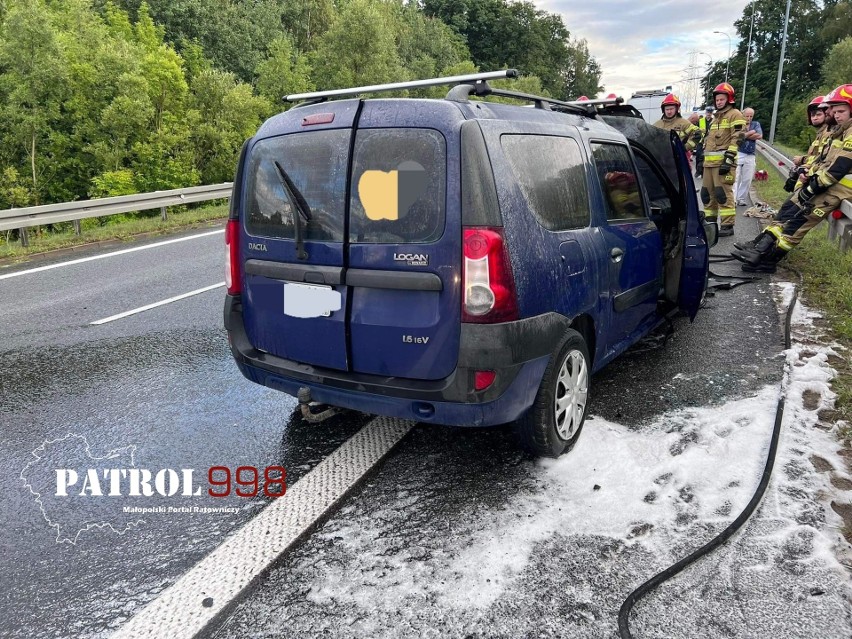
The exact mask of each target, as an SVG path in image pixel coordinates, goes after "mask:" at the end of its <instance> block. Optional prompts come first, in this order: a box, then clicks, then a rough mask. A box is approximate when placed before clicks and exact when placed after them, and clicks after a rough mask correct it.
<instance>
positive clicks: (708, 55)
mask: <svg viewBox="0 0 852 639" xmlns="http://www.w3.org/2000/svg"><path fill="white" fill-rule="evenodd" d="M698 55H706V56H707V59H708V60H710V62H708V63H707V77H708V81H709V78H710V72H711V71H712V70H713V56H711V55H710V54H709V53H705V52H704V51H699V52H698ZM708 88H709V87H708ZM701 102H702V103H704V95H702V96H701Z"/></svg>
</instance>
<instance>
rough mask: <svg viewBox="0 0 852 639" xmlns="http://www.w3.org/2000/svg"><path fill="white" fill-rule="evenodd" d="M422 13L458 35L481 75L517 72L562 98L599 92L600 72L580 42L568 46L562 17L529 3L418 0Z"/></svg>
mask: <svg viewBox="0 0 852 639" xmlns="http://www.w3.org/2000/svg"><path fill="white" fill-rule="evenodd" d="M423 10H424V11H425V13H426V14H427V15H430V16H435V17H438V18H440V19H441V20H443V21H444V22H445V23H446V24H448V25H449V26H450V27H451V28H453V29H454V30H455V31H456V32H457V33H459V34H460V35H462V36H463V37H464V39H465V42H466V43H467V46H468V48H469V49H470V55H471V58H472V60H473V62H474V64H475V65H476V66H478V67H479V68H481V69H483V70H485V71H490V70H494V69H503V68H507V67H510V66H511V67H514V68H517V69H518V70H519V71H520V72H521V73H523V74H528V75H534V76H537V77H539V78H540V79H541V84H542V87H543V88H544V89H545V90H546V91H548V92H549V93H550V94H551V95H553V96H556V97H558V98H561V99H574V98H576V97H577V96H578V95H580V94H582V93H586V94H589V95H595V94H596V93H597V92H598V91H599V90H600V76H601V70H600V67H599V65H598V64H597V62H596V61H595V60H594V58H592V56H591V55H590V54H589V50H588V46H587V45H586V43H585V41H584V40H574V41H572V40H571V37H570V35H571V34H570V31H569V29H568V27H567V26H566V25H565V23H564V22H563V21H562V17H561V16H559V15H557V14H553V13H548V12H547V11H543V10H541V9H537V8H536V6H535V5H534V4H533V3H532V2H529V1H524V2H517V1H515V2H508V1H507V0H423Z"/></svg>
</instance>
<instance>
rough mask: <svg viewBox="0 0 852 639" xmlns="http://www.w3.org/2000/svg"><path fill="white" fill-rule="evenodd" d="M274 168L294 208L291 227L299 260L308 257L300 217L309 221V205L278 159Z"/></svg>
mask: <svg viewBox="0 0 852 639" xmlns="http://www.w3.org/2000/svg"><path fill="white" fill-rule="evenodd" d="M273 163H274V164H275V170H277V171H278V177H279V178H280V180H281V186H283V187H284V190H285V191H287V197H289V198H290V202H291V204H292V205H293V206H294V207H295V208H296V215H294V216H293V227H294V229H295V232H296V257H297V258H298V259H300V260H306V259H308V254H307V252H306V251H305V238H304V229H303V228H302V219H303V218H304V221H305V222H310V221H311V207H310V206H309V205H308V201H307V200H306V199H305V196H303V195H302V193H301V191H299V189H298V188H297V187H296V185H295V184H293V180H291V179H290V176H289V175H287V171H285V170H284V169H283V168H282V167H281V165H280V164H278V160H274V162H273Z"/></svg>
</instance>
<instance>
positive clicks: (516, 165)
mask: <svg viewBox="0 0 852 639" xmlns="http://www.w3.org/2000/svg"><path fill="white" fill-rule="evenodd" d="M500 144H501V146H502V147H503V152H504V153H505V154H506V157H507V158H508V159H509V164H511V165H512V171H513V172H514V173H515V177H516V178H517V180H518V184H520V186H521V191H523V194H524V197H525V198H526V200H527V202H528V203H529V206H530V209H532V212H533V213H534V214H535V216H536V218H537V219H538V221H539V223H540V224H541V225H542V226H543V227H544V228H546V229H548V230H550V231H565V230H568V229H577V228H585V227H586V226H588V225H589V196H588V191H587V190H586V170H585V167H584V164H583V154H582V152H581V151H580V145H579V144H577V141H576V140H574V139H572V138H566V137H558V136H550V135H503V136H502V137H501V138H500Z"/></svg>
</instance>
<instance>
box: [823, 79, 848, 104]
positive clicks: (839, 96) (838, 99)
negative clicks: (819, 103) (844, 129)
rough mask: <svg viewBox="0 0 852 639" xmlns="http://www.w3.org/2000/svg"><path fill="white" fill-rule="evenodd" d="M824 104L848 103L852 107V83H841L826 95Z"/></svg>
mask: <svg viewBox="0 0 852 639" xmlns="http://www.w3.org/2000/svg"><path fill="white" fill-rule="evenodd" d="M823 103H824V104H827V105H829V106H831V105H832V104H848V105H849V108H850V109H852V84H841V85H840V86H839V87H837V88H836V89H835V90H834V91H832V92H831V93H829V94H828V95H827V96H825V99H824V100H823Z"/></svg>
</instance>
